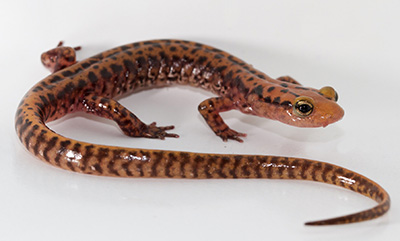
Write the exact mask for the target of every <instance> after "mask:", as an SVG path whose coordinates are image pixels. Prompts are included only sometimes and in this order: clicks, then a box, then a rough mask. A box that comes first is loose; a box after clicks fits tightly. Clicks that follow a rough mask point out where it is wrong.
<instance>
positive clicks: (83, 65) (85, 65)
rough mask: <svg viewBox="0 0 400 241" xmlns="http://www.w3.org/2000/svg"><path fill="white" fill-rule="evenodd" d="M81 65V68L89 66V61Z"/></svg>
mask: <svg viewBox="0 0 400 241" xmlns="http://www.w3.org/2000/svg"><path fill="white" fill-rule="evenodd" d="M81 66H82V68H84V69H86V68H89V66H90V64H89V63H82V64H81Z"/></svg>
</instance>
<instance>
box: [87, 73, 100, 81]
mask: <svg viewBox="0 0 400 241" xmlns="http://www.w3.org/2000/svg"><path fill="white" fill-rule="evenodd" d="M88 78H89V80H90V82H92V83H96V82H97V80H98V78H97V76H96V74H95V73H93V72H92V71H90V72H89V75H88Z"/></svg>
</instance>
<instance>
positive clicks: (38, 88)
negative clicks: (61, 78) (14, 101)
mask: <svg viewBox="0 0 400 241" xmlns="http://www.w3.org/2000/svg"><path fill="white" fill-rule="evenodd" d="M42 90H43V88H42V87H40V86H36V87H35V88H34V89H33V90H32V91H33V92H38V91H42Z"/></svg>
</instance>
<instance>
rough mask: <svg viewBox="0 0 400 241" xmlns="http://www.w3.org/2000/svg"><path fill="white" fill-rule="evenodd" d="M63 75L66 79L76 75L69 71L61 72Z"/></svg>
mask: <svg viewBox="0 0 400 241" xmlns="http://www.w3.org/2000/svg"><path fill="white" fill-rule="evenodd" d="M61 74H62V75H63V76H64V77H68V76H71V75H73V74H74V73H72V72H71V71H69V70H66V71H63V72H61Z"/></svg>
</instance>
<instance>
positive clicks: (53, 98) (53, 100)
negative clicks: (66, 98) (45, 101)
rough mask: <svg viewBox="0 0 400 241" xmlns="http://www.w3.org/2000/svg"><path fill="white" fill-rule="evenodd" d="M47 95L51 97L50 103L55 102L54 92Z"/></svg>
mask: <svg viewBox="0 0 400 241" xmlns="http://www.w3.org/2000/svg"><path fill="white" fill-rule="evenodd" d="M47 97H48V98H49V102H50V104H52V103H55V100H56V98H55V97H54V95H53V94H47Z"/></svg>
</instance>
